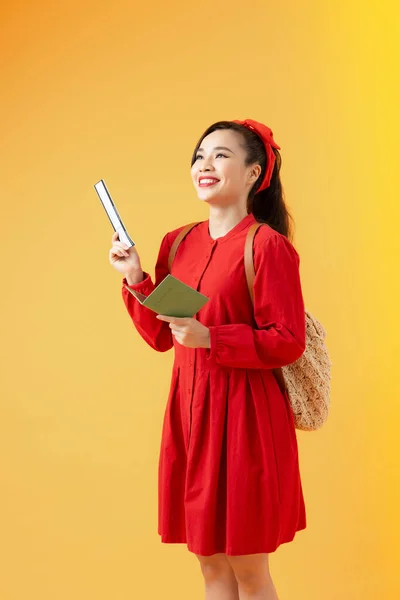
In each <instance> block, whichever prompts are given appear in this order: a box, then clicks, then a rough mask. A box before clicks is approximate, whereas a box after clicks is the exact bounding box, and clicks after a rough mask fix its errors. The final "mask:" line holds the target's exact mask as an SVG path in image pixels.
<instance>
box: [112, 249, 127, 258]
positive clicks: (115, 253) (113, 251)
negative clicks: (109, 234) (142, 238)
mask: <svg viewBox="0 0 400 600" xmlns="http://www.w3.org/2000/svg"><path fill="white" fill-rule="evenodd" d="M113 256H118V257H119V258H125V256H124V254H123V250H118V248H114V250H112V251H111V257H113Z"/></svg>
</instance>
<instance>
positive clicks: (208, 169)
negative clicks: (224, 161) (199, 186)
mask: <svg viewBox="0 0 400 600" xmlns="http://www.w3.org/2000/svg"><path fill="white" fill-rule="evenodd" d="M211 169H214V167H213V166H212V165H208V164H206V163H205V162H204V163H203V164H202V166H201V167H200V172H201V173H202V172H203V171H210V170H211Z"/></svg>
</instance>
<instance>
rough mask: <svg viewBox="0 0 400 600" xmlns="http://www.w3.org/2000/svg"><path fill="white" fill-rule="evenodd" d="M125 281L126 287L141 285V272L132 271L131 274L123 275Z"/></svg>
mask: <svg viewBox="0 0 400 600" xmlns="http://www.w3.org/2000/svg"><path fill="white" fill-rule="evenodd" d="M125 279H126V281H127V283H128V285H136V284H137V283H141V282H142V281H143V279H144V277H143V271H134V272H133V273H127V274H126V275H125Z"/></svg>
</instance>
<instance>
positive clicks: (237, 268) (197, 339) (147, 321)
mask: <svg viewBox="0 0 400 600" xmlns="http://www.w3.org/2000/svg"><path fill="white" fill-rule="evenodd" d="M278 150H279V146H277V144H276V143H275V141H274V139H273V135H272V131H271V130H270V129H269V128H268V127H266V126H265V125H263V124H261V123H258V122H256V121H253V120H250V119H248V120H246V121H223V122H218V123H215V124H214V125H212V126H211V127H209V128H208V129H207V130H206V131H205V133H204V134H203V135H202V136H201V138H200V141H199V143H198V144H197V146H196V149H195V152H194V154H193V157H192V171H191V174H192V178H193V183H194V186H195V188H196V191H197V194H198V197H199V199H200V200H202V201H203V202H205V203H207V204H208V207H209V219H208V220H207V221H203V222H202V223H199V224H198V225H196V226H195V227H194V228H193V229H192V230H191V231H190V232H189V233H188V235H187V236H186V237H185V238H184V239H183V241H182V242H181V243H180V245H179V247H178V251H177V253H176V257H175V260H174V262H173V267H172V271H171V272H172V274H173V275H174V276H175V277H177V278H179V279H181V280H182V281H184V282H185V283H187V284H188V285H191V286H192V287H194V288H196V289H197V290H199V291H200V292H201V293H203V294H205V295H206V296H207V297H208V298H209V299H210V300H209V302H208V303H207V304H206V305H205V306H204V307H203V308H202V309H201V310H200V311H199V312H198V313H197V315H196V317H195V318H193V319H189V318H185V319H179V318H172V317H165V316H162V315H156V314H155V313H154V312H152V311H150V310H149V309H147V308H145V307H143V306H142V305H141V304H140V303H139V302H138V301H137V300H136V299H135V298H134V296H133V295H132V294H130V293H129V291H128V290H127V289H126V287H125V285H127V286H129V287H130V288H131V289H133V290H135V291H138V292H141V293H143V294H146V295H147V294H149V293H150V292H151V291H152V290H153V289H154V287H155V286H156V285H158V284H159V283H160V282H161V281H162V279H163V278H164V277H165V276H166V275H167V274H168V256H169V252H170V248H171V245H172V243H173V241H174V239H175V238H176V236H177V235H178V233H179V232H180V231H181V229H182V227H180V228H179V229H176V230H175V231H172V232H169V233H167V234H166V235H165V237H164V238H163V240H162V243H161V247H160V251H159V255H158V260H157V264H156V268H155V274H156V277H155V283H153V282H152V279H151V278H150V276H149V275H148V273H146V272H143V271H142V267H141V263H140V259H139V256H138V254H137V251H136V248H135V247H133V248H130V249H129V250H128V249H127V247H126V246H125V245H124V244H122V243H121V242H119V241H118V236H117V234H116V235H114V236H113V240H112V242H113V245H112V248H111V250H110V262H111V264H112V265H113V266H114V267H115V268H116V269H117V270H118V271H119V272H120V273H122V274H123V275H124V276H125V277H124V280H123V287H122V295H123V299H124V302H125V304H126V307H127V309H128V312H129V314H130V316H131V318H132V320H133V323H134V325H135V327H136V329H137V330H138V332H139V333H140V335H141V336H142V337H143V339H144V340H145V341H146V342H147V343H148V344H149V345H150V346H151V347H152V348H154V349H155V350H157V351H160V352H165V351H166V350H169V349H170V348H172V347H174V349H175V359H174V365H173V370H172V381H171V389H170V393H169V398H168V403H167V407H166V412H165V417H164V425H163V433H162V441H161V453H160V463H159V534H160V536H161V540H162V541H163V542H165V543H186V544H187V547H188V549H189V551H191V552H193V553H194V554H196V556H197V557H198V559H199V561H200V565H201V569H202V573H203V575H204V579H205V588H206V599H207V600H238V599H240V600H250V599H257V600H263V599H265V600H276V599H277V595H276V591H275V587H274V585H273V583H272V580H271V576H270V574H269V567H268V554H269V553H271V552H274V551H275V550H276V549H277V547H278V546H279V545H280V544H282V543H285V542H290V541H291V540H293V538H294V536H295V533H296V532H297V531H299V530H301V529H304V528H305V526H306V518H305V507H304V500H303V494H302V487H301V481H300V474H299V465H298V453H297V440H296V434H295V428H294V422H293V415H292V413H291V409H290V405H289V402H288V398H287V395H286V394H285V393H283V392H282V391H281V388H280V387H279V385H278V383H277V380H276V379H275V376H274V374H273V371H272V369H275V368H277V367H281V366H284V365H286V364H289V363H291V362H294V361H295V360H297V359H298V358H299V357H300V356H301V355H302V353H303V352H304V349H305V316H304V303H303V297H302V291H301V282H300V276H299V256H298V254H297V252H296V250H295V249H294V247H293V245H292V243H291V241H290V240H289V238H290V232H289V218H290V216H289V214H288V211H287V209H286V206H285V203H284V200H283V195H282V186H281V182H280V175H279V172H280V164H281V160H280V154H279V152H278ZM256 221H261V222H264V223H267V224H268V226H263V227H260V228H259V230H258V231H257V234H256V237H255V240H254V266H255V271H256V276H255V280H254V307H253V305H252V302H251V298H250V295H249V291H248V289H247V285H246V278H245V270H244V261H243V252H244V243H245V238H246V233H247V230H248V228H249V227H250V225H251V224H252V223H255V222H256Z"/></svg>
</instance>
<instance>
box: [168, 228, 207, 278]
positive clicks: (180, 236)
mask: <svg viewBox="0 0 400 600" xmlns="http://www.w3.org/2000/svg"><path fill="white" fill-rule="evenodd" d="M199 222H200V221H196V223H189V225H185V227H184V228H183V229H181V231H180V232H179V233H178V235H177V236H176V238H175V239H174V241H173V243H172V246H171V250H170V251H169V256H168V271H169V272H170V273H171V268H172V263H173V262H174V258H175V255H176V252H177V250H178V246H179V244H180V243H181V241H182V240H183V238H184V237H186V236H187V234H188V233H189V231H191V229H193V227H194V226H195V225H198V223H199Z"/></svg>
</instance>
